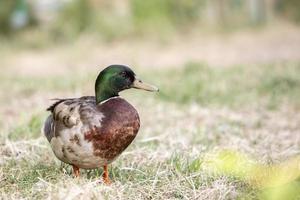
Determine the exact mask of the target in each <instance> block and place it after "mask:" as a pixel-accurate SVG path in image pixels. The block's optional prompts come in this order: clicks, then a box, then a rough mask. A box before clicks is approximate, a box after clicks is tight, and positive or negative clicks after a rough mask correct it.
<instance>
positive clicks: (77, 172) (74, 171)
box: [72, 165, 80, 177]
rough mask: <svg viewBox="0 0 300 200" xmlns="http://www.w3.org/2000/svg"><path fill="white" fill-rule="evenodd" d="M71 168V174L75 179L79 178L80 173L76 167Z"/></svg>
mask: <svg viewBox="0 0 300 200" xmlns="http://www.w3.org/2000/svg"><path fill="white" fill-rule="evenodd" d="M72 166H73V173H74V176H75V177H79V176H80V171H79V167H77V166H76V165H72Z"/></svg>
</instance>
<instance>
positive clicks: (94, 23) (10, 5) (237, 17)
mask: <svg viewBox="0 0 300 200" xmlns="http://www.w3.org/2000/svg"><path fill="white" fill-rule="evenodd" d="M21 1H22V2H27V4H26V10H27V12H28V13H29V18H30V23H29V24H28V25H30V24H32V22H34V19H35V17H34V12H32V10H33V9H32V8H33V5H34V3H33V2H31V1H30V2H29V1H23V0H10V1H5V0H0V25H1V29H0V33H2V34H8V33H9V34H10V33H12V32H13V29H12V27H11V24H10V23H11V16H12V13H13V12H14V11H15V10H16V7H17V2H21ZM268 2H269V3H267V1H266V0H261V1H258V0H247V1H241V0H211V1H208V0H163V1H161V0H151V1H143V0H127V1H125V2H124V3H122V4H124V5H125V6H124V5H123V7H122V6H120V4H119V3H117V2H116V1H97V0H93V1H91V0H72V1H68V2H65V3H60V6H58V10H57V13H56V14H55V17H54V18H53V20H52V21H51V22H50V23H48V22H44V21H40V24H37V23H36V25H37V26H39V25H41V24H43V23H46V24H45V25H46V27H47V28H46V29H44V30H46V33H47V34H49V35H50V36H51V37H52V38H54V39H57V40H59V41H60V39H64V40H65V39H72V38H76V37H77V36H79V35H80V34H81V33H83V32H89V33H92V34H96V35H98V36H101V37H102V38H104V39H108V40H110V39H113V38H116V37H128V36H136V34H145V33H146V34H148V35H151V34H156V35H161V34H162V35H163V34H164V33H170V32H176V31H184V32H186V31H188V30H189V29H192V28H193V29H194V28H195V27H201V28H204V27H205V26H211V25H212V26H215V27H217V28H220V27H222V28H227V29H228V28H230V29H232V28H233V29H234V28H236V27H244V26H249V25H253V24H254V25H256V24H262V23H264V22H266V18H267V17H268V16H276V18H278V17H284V18H285V19H289V20H292V21H298V22H299V21H300V14H299V13H300V3H299V1H298V0H274V1H268ZM270 12H271V13H270ZM45 15H47V13H45ZM267 21H270V20H267ZM37 26H36V27H37ZM43 26H44V24H43Z"/></svg>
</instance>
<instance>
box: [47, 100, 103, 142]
mask: <svg viewBox="0 0 300 200" xmlns="http://www.w3.org/2000/svg"><path fill="white" fill-rule="evenodd" d="M47 110H48V111H51V113H52V114H51V115H50V116H49V117H48V118H47V120H46V122H45V126H44V133H45V135H46V137H47V139H48V140H49V141H50V140H51V138H52V137H53V136H55V132H59V130H58V131H56V130H55V129H57V128H61V129H65V128H72V127H73V126H76V125H78V124H79V123H81V124H82V125H84V126H85V127H88V128H93V127H94V126H100V121H101V118H102V117H103V116H102V115H101V113H99V112H98V111H97V107H96V101H95V97H93V96H85V97H81V98H73V99H57V101H56V102H55V103H54V104H53V105H51V106H50V107H49V108H48V109H47Z"/></svg>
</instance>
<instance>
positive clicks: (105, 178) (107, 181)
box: [103, 165, 111, 185]
mask: <svg viewBox="0 0 300 200" xmlns="http://www.w3.org/2000/svg"><path fill="white" fill-rule="evenodd" d="M103 182H104V183H105V184H107V185H110V184H111V181H110V179H109V176H108V167H107V165H104V166H103Z"/></svg>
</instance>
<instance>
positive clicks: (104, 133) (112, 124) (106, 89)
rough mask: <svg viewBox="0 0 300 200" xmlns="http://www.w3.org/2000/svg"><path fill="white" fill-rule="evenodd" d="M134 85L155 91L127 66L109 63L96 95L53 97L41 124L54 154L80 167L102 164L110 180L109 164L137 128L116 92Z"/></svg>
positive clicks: (75, 168) (133, 115) (105, 178)
mask: <svg viewBox="0 0 300 200" xmlns="http://www.w3.org/2000/svg"><path fill="white" fill-rule="evenodd" d="M130 88H137V89H143V90H146V91H158V88H157V87H155V86H152V85H150V84H147V83H144V82H142V81H141V80H140V79H138V78H137V77H136V75H135V73H134V72H133V71H132V70H131V69H130V68H129V67H127V66H123V65H111V66H108V67H107V68H105V69H104V70H102V71H101V72H100V73H99V75H98V77H97V79H96V83H95V96H84V97H80V98H68V99H56V102H55V103H54V104H53V105H51V106H50V107H49V108H48V109H47V110H48V111H50V112H51V114H50V115H49V116H48V118H47V119H46V121H45V124H44V134H45V136H46V138H47V140H48V141H49V143H50V144H51V148H52V150H53V152H54V154H55V156H56V157H57V158H58V159H59V160H61V161H62V162H64V163H67V164H70V165H72V166H73V173H74V175H75V176H76V177H78V176H79V175H80V171H79V169H80V168H82V169H95V168H100V167H103V169H104V172H103V181H104V183H107V184H108V183H110V179H109V174H108V165H109V164H110V163H111V162H113V161H114V160H115V159H116V158H117V157H118V156H119V155H120V154H121V153H122V152H123V151H124V150H125V149H126V148H127V147H128V145H130V143H131V142H132V141H133V140H134V138H135V136H136V135H137V133H138V130H139V128H140V119H139V115H138V112H137V111H136V109H135V108H134V107H133V106H132V105H130V103H128V102H127V101H126V100H125V99H123V98H121V97H120V96H119V92H121V91H123V90H126V89H130Z"/></svg>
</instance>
